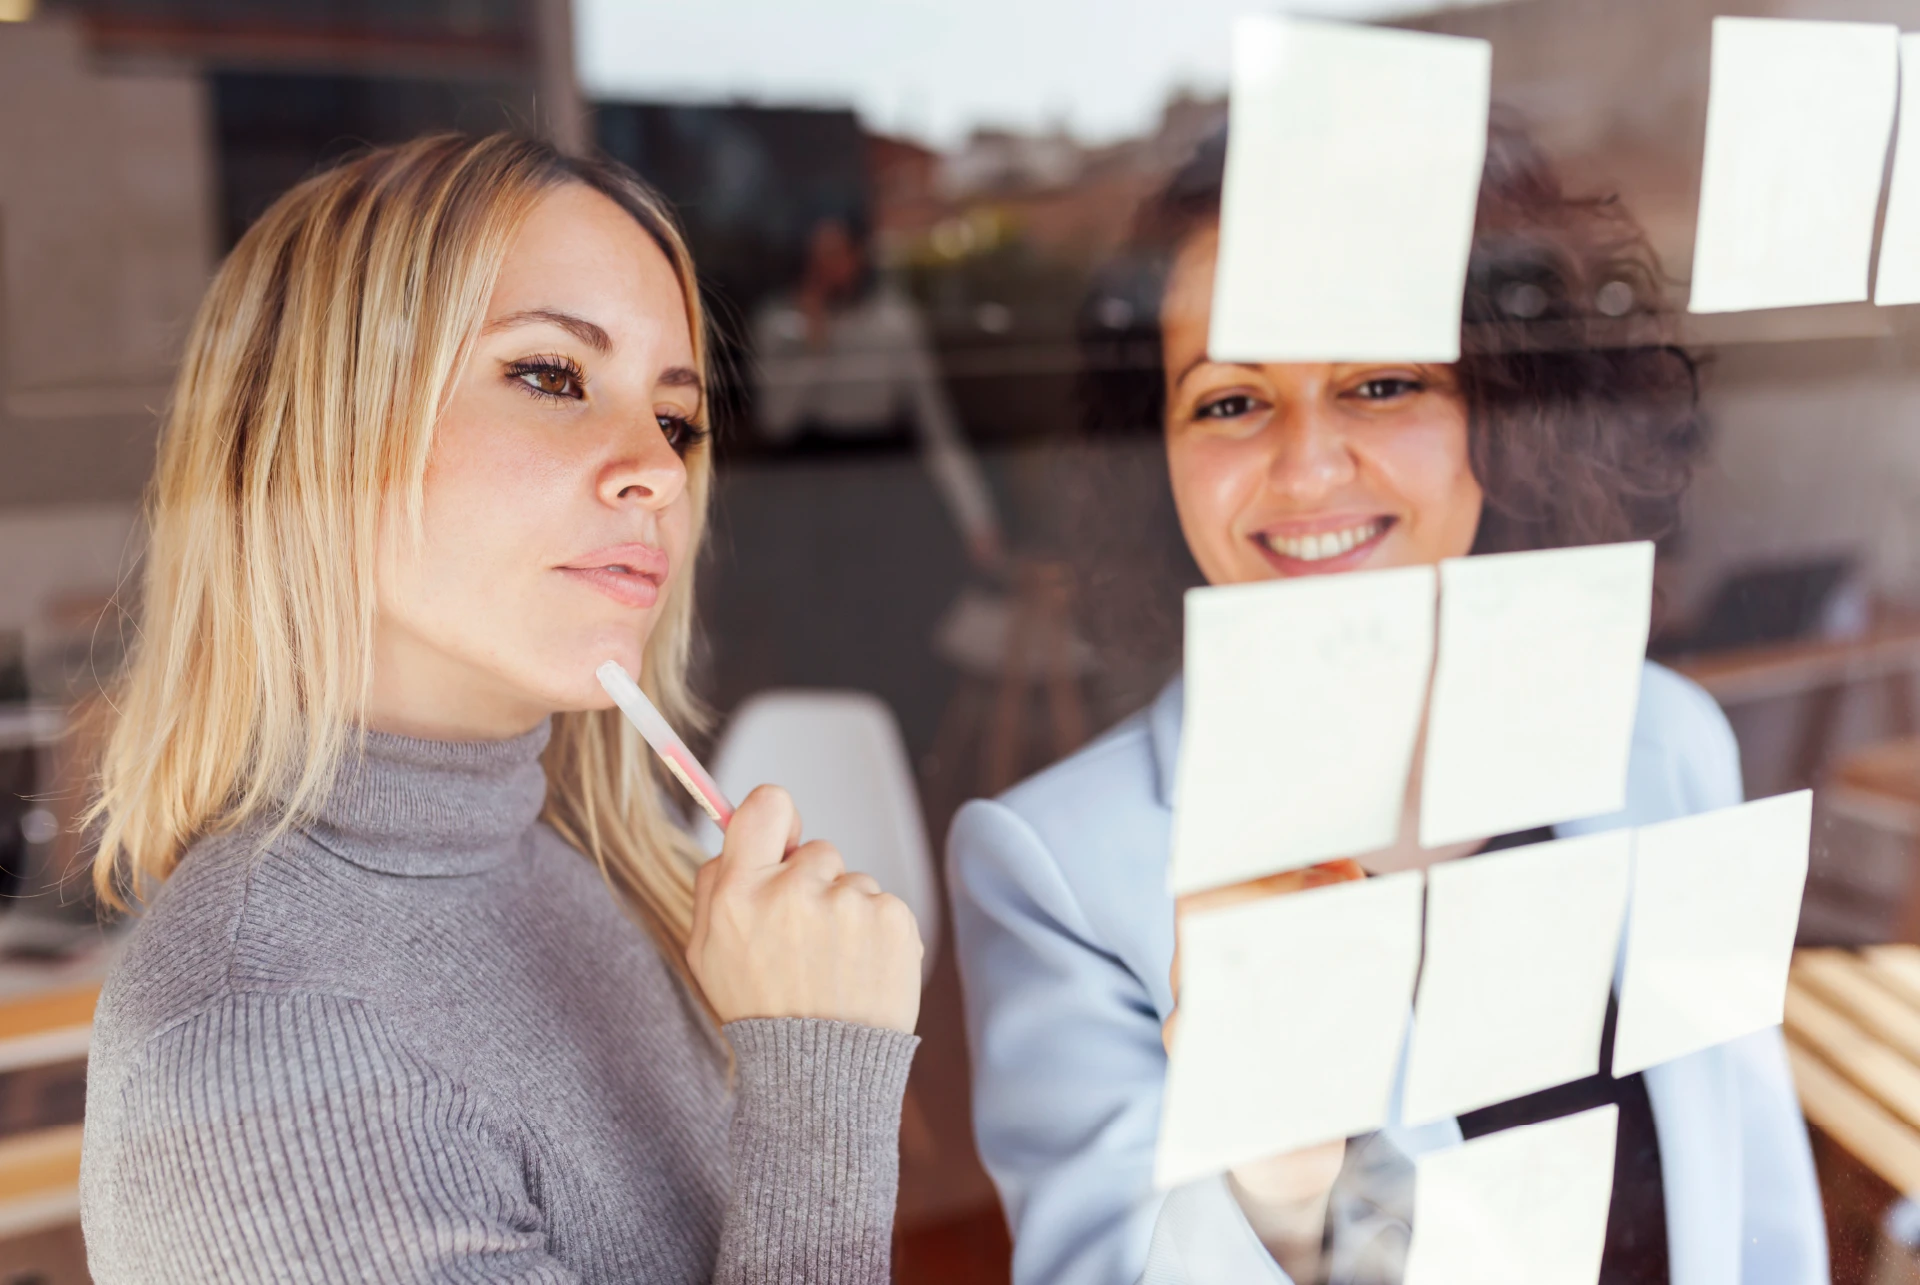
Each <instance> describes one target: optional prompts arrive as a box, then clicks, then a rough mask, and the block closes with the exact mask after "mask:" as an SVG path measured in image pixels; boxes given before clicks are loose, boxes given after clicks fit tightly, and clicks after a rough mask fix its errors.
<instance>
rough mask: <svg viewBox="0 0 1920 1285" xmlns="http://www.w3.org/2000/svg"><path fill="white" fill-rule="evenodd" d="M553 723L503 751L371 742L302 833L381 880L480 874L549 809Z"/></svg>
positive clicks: (346, 763)
mask: <svg viewBox="0 0 1920 1285" xmlns="http://www.w3.org/2000/svg"><path fill="white" fill-rule="evenodd" d="M551 732H552V720H551V719H549V720H547V721H545V722H542V723H541V724H540V725H539V726H538V727H536V728H534V729H533V730H532V731H531V732H528V733H526V734H525V735H522V736H516V737H514V738H513V739H512V740H506V741H422V740H415V739H413V738H412V737H406V736H389V735H387V734H385V733H383V732H369V733H367V737H366V750H365V753H364V754H359V755H356V754H354V753H352V752H351V751H349V752H348V754H347V756H346V758H345V759H343V760H342V761H341V764H340V769H339V774H338V775H337V776H336V778H335V780H334V786H333V790H332V792H331V793H330V794H329V795H328V796H327V798H326V801H325V802H324V803H322V804H321V805H320V807H319V809H318V811H317V812H316V814H315V815H314V817H313V818H312V820H311V821H309V822H308V823H307V824H306V825H305V826H304V827H303V828H304V829H305V831H306V832H307V834H308V835H310V836H311V837H312V838H313V840H314V841H315V842H316V843H318V844H320V846H322V847H324V848H326V849H327V850H328V851H330V852H333V853H335V854H336V855H338V856H340V857H344V858H345V859H346V860H348V861H351V862H353V863H354V864H355V865H358V866H363V867H365V868H366V869H368V870H376V871H379V872H381V873H383V874H391V875H409V876H415V877H430V876H436V875H441V876H444V875H464V874H476V873H478V872H480V871H482V870H489V869H492V868H493V867H494V866H497V865H499V864H501V863H502V862H504V861H506V860H507V859H508V858H510V857H512V856H513V855H514V853H515V852H516V851H518V849H519V843H520V838H521V836H522V835H524V834H525V833H526V832H527V829H528V828H529V827H530V826H532V825H533V823H534V821H535V820H536V819H538V817H539V815H540V809H541V807H542V805H543V804H544V803H545V802H546V797H547V776H546V771H545V769H544V768H543V767H542V766H541V763H540V753H541V751H542V750H544V749H546V747H547V738H548V736H549V735H550V734H551Z"/></svg>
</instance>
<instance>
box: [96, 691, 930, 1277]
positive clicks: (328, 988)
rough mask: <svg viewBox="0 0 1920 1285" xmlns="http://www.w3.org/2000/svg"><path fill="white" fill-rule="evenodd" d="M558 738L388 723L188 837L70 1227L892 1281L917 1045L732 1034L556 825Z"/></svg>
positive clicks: (469, 1260)
mask: <svg viewBox="0 0 1920 1285" xmlns="http://www.w3.org/2000/svg"><path fill="white" fill-rule="evenodd" d="M546 740H547V728H546V727H545V726H544V725H543V726H542V727H541V728H539V729H537V730H536V731H534V732H532V733H530V734H528V735H526V736H523V737H520V738H518V739H516V740H511V741H504V742H496V743H483V744H447V743H435V742H424V741H411V740H403V739H400V738H397V737H388V736H375V737H372V738H371V743H370V745H369V747H368V752H367V755H366V757H365V758H364V759H356V760H354V761H352V762H351V763H350V764H349V765H348V766H347V767H346V768H345V769H343V773H342V776H341V779H340V781H339V782H338V784H337V786H336V788H335V790H334V792H333V794H332V797H331V798H330V799H329V800H328V802H327V803H326V805H325V807H324V808H323V809H322V810H321V812H320V814H319V815H318V817H317V818H316V819H315V821H314V822H313V823H312V824H311V825H308V826H306V827H304V828H302V829H299V830H296V831H293V832H291V833H289V834H287V835H286V836H285V837H284V838H282V839H279V840H277V841H275V842H274V843H273V844H272V845H271V846H270V847H268V848H266V849H265V850H264V851H262V850H261V848H260V844H259V841H258V836H257V834H256V835H253V836H250V835H248V834H245V833H241V834H235V835H231V836H226V837H221V838H215V839H210V840H207V841H204V842H202V843H199V844H197V845H195V846H194V848H193V849H192V850H191V851H190V852H189V853H188V854H187V856H186V858H185V860H184V861H183V862H182V863H181V865H180V868H179V869H178V871H176V872H175V874H174V875H173V877H172V878H171V879H169V880H168V881H167V883H166V884H165V885H164V886H163V888H162V889H161V891H160V893H159V895H158V896H156V897H155V899H154V901H153V903H152V905H151V906H150V907H149V908H148V909H147V911H146V913H145V914H144V915H143V917H142V919H141V922H140V923H139V925H138V926H137V928H136V929H135V931H134V933H133V937H132V940H131V941H130V942H129V943H128V946H127V949H126V951H125V953H124V954H123V956H122V957H121V959H120V961H119V963H118V964H117V966H116V967H115V969H114V971H113V973H112V975H111V977H110V978H109V979H108V981H107V986H106V990H105V993H104V994H103V995H102V996H101V1001H100V1009H99V1015H98V1018H97V1019H96V1022H95V1034H94V1046H93V1055H92V1060H91V1063H90V1064H89V1067H88V1074H87V1115H86V1145H85V1151H84V1155H83V1160H82V1165H81V1178H80V1189H81V1216H82V1220H83V1223H84V1225H85V1230H86V1238H87V1253H88V1262H89V1266H90V1267H91V1269H92V1272H93V1276H94V1279H95V1280H96V1281H97V1282H99V1285H118V1283H119V1282H123V1281H138V1282H142V1283H143V1285H144V1283H149V1282H191V1283H192V1285H213V1283H215V1282H229V1281H233V1282H240V1281H244V1282H249V1283H251V1282H266V1281H328V1282H334V1281H344V1282H362V1281H367V1282H372V1281H383V1282H384V1281H396V1282H400V1281H404V1282H425V1281H472V1282H503V1281H514V1282H536V1281H537V1282H555V1283H558V1282H575V1281H577V1282H588V1281H592V1282H607V1283H608V1285H613V1283H615V1282H619V1283H621V1285H627V1283H630V1282H643V1281H644V1282H682V1281H687V1282H691V1281H716V1282H799V1281H821V1282H828V1281H830V1282H835V1283H836V1285H839V1283H842V1282H845V1283H850V1285H858V1283H860V1282H876V1283H877V1282H882V1281H885V1280H886V1279H887V1278H888V1268H889V1252H888V1250H889V1239H890V1233H891V1228H892V1219H893V1204H894V1190H895V1184H896V1180H897V1176H898V1165H899V1160H898V1127H899V1111H900V1099H901V1095H902V1093H903V1091H904V1088H905V1083H906V1076H907V1065H908V1063H909V1061H910V1060H911V1059H912V1056H913V1050H914V1046H915V1043H916V1041H915V1039H914V1037H912V1036H911V1035H903V1034H899V1033H897V1032H893V1031H884V1030H878V1029H874V1028H872V1027H865V1026H856V1025H851V1024H847V1023H840V1022H827V1021H807V1020H800V1019H768V1020H754V1021H741V1022H733V1023H730V1024H729V1025H728V1026H726V1027H725V1028H724V1030H725V1036H726V1039H727V1040H728V1041H729V1042H730V1043H731V1044H732V1046H733V1050H734V1053H735V1056H736V1063H737V1066H736V1071H735V1077H734V1083H733V1087H732V1089H731V1091H730V1090H729V1086H728V1076H727V1068H726V1055H725V1049H724V1048H723V1047H722V1046H721V1044H720V1043H719V1040H718V1038H717V1037H716V1036H715V1035H714V1033H713V1032H712V1030H711V1027H710V1026H709V1025H708V1024H707V1023H706V1020H705V1018H704V1017H703V1016H702V1014H701V1013H700V1011H699V1009H698V1007H697V1005H696V1004H695V1002H694V1001H693V1000H692V999H691V997H690V996H689V995H688V994H687V992H686V990H685V988H684V987H683V986H682V985H681V984H680V983H679V982H678V980H677V979H676V977H675V975H674V973H673V971H672V970H671V969H670V968H669V966H668V965H667V963H666V961H665V960H664V959H663V957H662V956H661V954H660V951H659V949H658V948H657V947H656V946H655V944H654V942H653V940H652V939H651V938H650V937H649V936H648V935H647V933H646V932H645V931H644V930H642V929H641V928H639V927H638V926H637V925H636V924H635V923H634V922H633V921H632V920H631V919H630V918H629V917H628V915H627V914H626V912H625V911H623V909H622V908H621V907H620V905H619V904H618V903H617V902H616V900H615V898H614V895H613V894H612V893H611V892H610V891H609V890H608V888H607V885H606V884H605V883H604V882H603V881H602V879H601V876H600V873H599V871H598V870H597V869H596V868H595V866H594V864H593V863H592V862H591V861H590V860H588V859H587V858H586V857H583V856H582V855H581V854H580V853H579V852H577V851H575V850H574V849H573V848H570V847H569V846H567V844H565V843H564V842H562V841H561V839H560V838H559V836H557V835H556V834H555V833H554V832H553V831H552V830H551V829H549V828H548V827H546V826H545V825H543V824H541V823H540V822H539V821H538V820H537V817H538V814H539V811H540V807H541V802H542V799H543V798H544V795H545V789H546V783H545V777H544V775H543V773H542V769H541V764H540V760H539V755H540V752H541V750H542V749H543V748H544V747H545V745H546Z"/></svg>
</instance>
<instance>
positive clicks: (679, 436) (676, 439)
mask: <svg viewBox="0 0 1920 1285" xmlns="http://www.w3.org/2000/svg"><path fill="white" fill-rule="evenodd" d="M654 418H655V419H656V420H657V421H658V422H659V425H660V431H661V432H662V433H665V434H666V436H667V445H668V446H671V447H672V448H673V449H674V450H675V451H676V452H677V453H679V454H681V455H685V454H686V453H687V452H688V451H690V450H692V449H693V448H694V447H696V446H698V445H700V443H702V442H704V441H706V440H707V438H708V437H710V436H711V435H712V432H713V430H712V429H707V428H702V427H700V425H698V424H696V423H694V422H693V421H692V420H690V419H688V418H687V417H686V416H684V415H657V416H655V417H654Z"/></svg>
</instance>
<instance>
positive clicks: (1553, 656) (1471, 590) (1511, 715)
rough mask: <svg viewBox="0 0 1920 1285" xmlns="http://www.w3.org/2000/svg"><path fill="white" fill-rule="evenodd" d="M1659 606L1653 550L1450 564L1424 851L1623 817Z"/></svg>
mask: <svg viewBox="0 0 1920 1285" xmlns="http://www.w3.org/2000/svg"><path fill="white" fill-rule="evenodd" d="M1652 604H1653V546H1652V545H1651V544H1648V543H1644V542H1642V543H1638V544H1609V545H1595V546H1591V547H1588V548H1580V549H1546V550H1540V551H1537V552H1530V553H1502V554H1487V555H1484V556H1481V557H1472V558H1452V559H1449V560H1448V561H1445V562H1443V563H1441V564H1440V642H1439V653H1440V654H1439V660H1438V661H1437V663H1436V664H1435V666H1434V676H1433V701H1432V705H1431V706H1430V708H1429V711H1428V715H1427V744H1426V761H1425V767H1424V770H1423V772H1422V774H1421V784H1420V843H1421V845H1422V846H1423V847H1429V848H1431V847H1438V846H1441V845H1443V844H1449V843H1457V842H1460V841H1461V840H1463V839H1481V838H1488V837H1491V836H1493V835H1497V834H1507V833H1510V832H1512V831H1515V830H1525V829H1529V828H1531V827H1533V826H1538V825H1553V824H1556V823H1558V822H1561V821H1572V820H1576V819H1578V818H1580V817H1587V816H1597V815H1600V814H1603V813H1608V812H1616V811H1618V810H1619V809H1620V808H1622V807H1624V806H1625V804H1626V791H1627V751H1628V749H1629V748H1630V746H1631V744H1632V740H1633V719H1634V712H1635V707H1636V706H1637V704H1638V702H1639V698H1640V671H1641V668H1642V664H1643V661H1644V658H1645V656H1646V649H1647V625H1648V622H1649V617H1650V613H1651V610H1652Z"/></svg>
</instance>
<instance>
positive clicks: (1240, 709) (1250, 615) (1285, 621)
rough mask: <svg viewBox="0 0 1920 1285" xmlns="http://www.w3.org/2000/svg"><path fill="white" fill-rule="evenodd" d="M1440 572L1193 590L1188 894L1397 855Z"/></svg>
mask: <svg viewBox="0 0 1920 1285" xmlns="http://www.w3.org/2000/svg"><path fill="white" fill-rule="evenodd" d="M1434 584H1435V579H1434V572H1433V568H1431V567H1407V568H1400V569H1395V570H1390V571H1366V572H1356V573H1353V574H1349V575H1343V576H1311V577H1303V578H1301V579H1297V580H1273V581H1267V582H1264V583H1261V584H1251V585H1229V586H1222V587H1219V588H1206V589H1195V590H1192V591H1190V592H1189V593H1188V594H1187V599H1186V630H1187V632H1186V684H1185V713H1184V715H1183V722H1182V727H1181V733H1180V757H1179V761H1178V763H1177V765H1176V767H1175V771H1174V790H1173V800H1174V802H1173V847H1172V860H1171V863H1170V865H1169V871H1168V878H1169V881H1170V885H1171V887H1172V890H1173V891H1174V892H1175V893H1185V892H1193V891H1196V890H1198V889H1202V888H1208V887H1213V886H1215V885H1218V884H1227V883H1236V882H1238V881H1240V880H1243V879H1252V878H1256V877H1258V876H1260V875H1264V874H1270V873H1272V872H1274V871H1277V870H1285V869H1289V868H1292V867H1295V866H1304V865H1311V864H1313V863H1315V862H1317V861H1324V860H1327V859H1328V858H1331V857H1341V856H1349V855H1352V854H1353V853H1356V852H1366V851H1370V850H1372V849H1375V848H1380V847H1384V846H1386V845H1387V844H1388V843H1390V842H1392V840H1393V838H1394V836H1395V834H1396V833H1397V831H1398V827H1399V824H1400V816H1401V813H1402V811H1403V810H1404V808H1405V803H1406V786H1407V774H1408V772H1409V771H1410V770H1411V766H1412V761H1413V750H1414V745H1415V742H1416V741H1417V739H1418V737H1419V733H1420V713H1421V706H1422V703H1423V702H1424V700H1425V698H1426V683H1427V674H1428V671H1429V669H1430V668H1431V666H1432V663H1433V627H1434V607H1433V601H1434Z"/></svg>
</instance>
